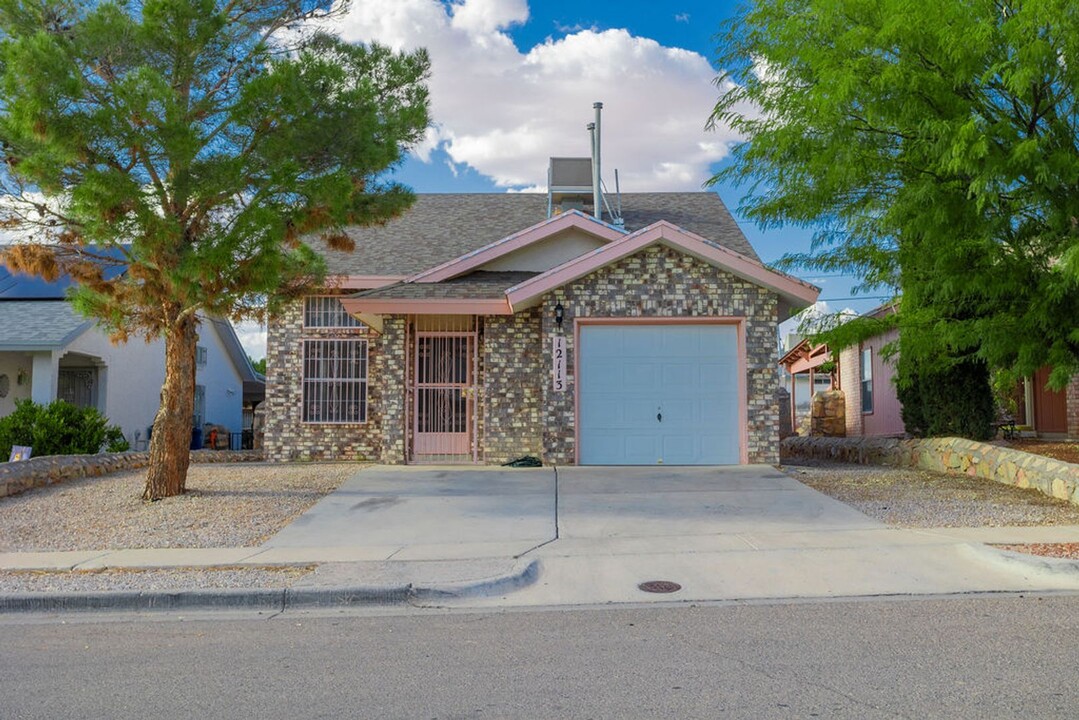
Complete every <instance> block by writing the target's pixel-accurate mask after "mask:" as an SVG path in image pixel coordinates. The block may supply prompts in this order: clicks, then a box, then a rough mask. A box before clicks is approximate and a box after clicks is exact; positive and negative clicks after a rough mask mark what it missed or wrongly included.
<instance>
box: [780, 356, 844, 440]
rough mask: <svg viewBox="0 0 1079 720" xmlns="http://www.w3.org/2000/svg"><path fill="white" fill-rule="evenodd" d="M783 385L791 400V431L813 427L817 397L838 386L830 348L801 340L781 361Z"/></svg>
mask: <svg viewBox="0 0 1079 720" xmlns="http://www.w3.org/2000/svg"><path fill="white" fill-rule="evenodd" d="M779 367H780V373H779V382H780V386H781V387H783V388H784V389H786V391H787V397H788V398H789V407H788V408H787V409H788V411H789V413H790V417H789V418H788V421H789V423H790V428H791V432H794V433H798V432H799V431H800V430H802V429H807V428H808V427H809V413H810V409H811V401H812V400H813V396H814V395H816V394H817V393H819V392H824V391H826V390H831V389H833V388H834V387H837V386H838V383H837V382H836V376H837V374H838V371H837V369H836V367H835V363H834V362H833V361H832V354H831V353H830V352H829V351H828V346H827V345H813V344H812V343H810V342H809V340H808V339H803V340H800V341H798V343H797V344H795V346H794V347H792V348H791V349H790V350H788V351H787V352H786V353H785V354H784V355H783V357H781V358H780V359H779Z"/></svg>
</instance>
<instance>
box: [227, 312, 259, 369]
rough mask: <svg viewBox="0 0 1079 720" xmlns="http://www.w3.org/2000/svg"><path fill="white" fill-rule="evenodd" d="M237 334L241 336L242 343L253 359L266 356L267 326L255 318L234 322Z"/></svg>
mask: <svg viewBox="0 0 1079 720" xmlns="http://www.w3.org/2000/svg"><path fill="white" fill-rule="evenodd" d="M232 326H233V328H234V329H235V330H236V336H237V337H239V338H240V344H241V345H243V346H244V350H246V351H247V354H248V355H250V356H251V359H252V360H261V359H262V358H264V357H266V326H265V325H260V324H259V323H257V322H255V321H253V320H244V321H243V322H238V323H233V324H232Z"/></svg>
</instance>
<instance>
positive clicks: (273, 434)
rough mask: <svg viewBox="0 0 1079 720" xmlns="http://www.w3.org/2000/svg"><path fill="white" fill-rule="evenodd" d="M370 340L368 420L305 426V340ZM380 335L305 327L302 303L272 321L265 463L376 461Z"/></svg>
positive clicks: (268, 342)
mask: <svg viewBox="0 0 1079 720" xmlns="http://www.w3.org/2000/svg"><path fill="white" fill-rule="evenodd" d="M337 338H340V339H352V338H366V339H367V376H368V378H369V380H368V383H367V422H366V423H362V424H347V425H346V424H329V423H305V422H303V421H302V420H301V418H302V417H303V416H302V414H301V413H302V410H303V386H302V380H303V341H304V340H305V339H312V340H314V339H337ZM384 338H385V335H383V336H382V337H380V336H379V335H376V334H375V333H370V332H368V331H367V330H366V329H351V328H350V329H343V330H330V329H322V328H304V326H303V301H302V300H298V301H296V302H294V303H290V304H289V306H288V307H287V308H285V310H284V311H283V312H282V313H281V314H279V315H277V316H276V317H273V318H271V319H270V322H269V323H268V324H267V333H266V401H265V408H266V429H265V436H264V442H263V450H264V452H265V454H266V459H267V460H271V461H279V462H280V461H286V460H376V459H379V458H380V457H381V452H382V430H381V422H380V421H381V409H382V402H381V393H382V386H381V384H380V383H379V382H378V380H379V378H381V377H383V375H382V374H381V367H382V366H384V364H385V361H384V360H383V358H382V347H383V346H384V345H385V341H384Z"/></svg>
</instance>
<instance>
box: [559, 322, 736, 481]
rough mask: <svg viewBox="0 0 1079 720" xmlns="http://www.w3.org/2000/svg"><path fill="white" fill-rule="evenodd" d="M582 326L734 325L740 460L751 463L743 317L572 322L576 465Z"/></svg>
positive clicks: (576, 461) (576, 457)
mask: <svg viewBox="0 0 1079 720" xmlns="http://www.w3.org/2000/svg"><path fill="white" fill-rule="evenodd" d="M582 325H735V326H737V329H738V414H739V415H740V416H741V419H742V431H741V434H740V436H739V439H738V444H739V448H738V458H739V460H741V462H742V464H743V465H747V464H749V396H748V393H749V390H748V384H747V383H748V380H747V378H746V375H747V373H748V372H749V368H748V365H747V361H746V319H745V318H744V317H728V316H717V317H610V318H608V317H578V318H574V319H573V464H574V465H580V464H581V402H580V400H581V384H580V378H581V352H580V350H581V326H582Z"/></svg>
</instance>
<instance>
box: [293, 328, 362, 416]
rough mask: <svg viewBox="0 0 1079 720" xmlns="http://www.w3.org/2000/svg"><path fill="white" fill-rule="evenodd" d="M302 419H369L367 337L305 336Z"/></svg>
mask: <svg viewBox="0 0 1079 720" xmlns="http://www.w3.org/2000/svg"><path fill="white" fill-rule="evenodd" d="M303 421H304V422H308V423H363V422H367V341H366V340H304V343H303Z"/></svg>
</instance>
